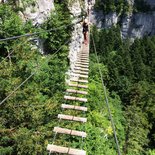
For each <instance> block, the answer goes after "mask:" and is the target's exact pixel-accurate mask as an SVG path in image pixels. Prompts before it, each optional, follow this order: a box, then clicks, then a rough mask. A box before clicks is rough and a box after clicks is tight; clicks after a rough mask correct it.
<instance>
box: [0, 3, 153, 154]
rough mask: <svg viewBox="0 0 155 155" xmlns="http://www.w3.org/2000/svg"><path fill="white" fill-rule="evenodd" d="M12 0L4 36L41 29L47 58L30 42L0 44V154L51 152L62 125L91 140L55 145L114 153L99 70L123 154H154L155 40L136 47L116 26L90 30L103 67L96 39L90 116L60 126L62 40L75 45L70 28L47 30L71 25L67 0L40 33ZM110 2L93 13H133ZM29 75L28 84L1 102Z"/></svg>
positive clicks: (0, 22)
mask: <svg viewBox="0 0 155 155" xmlns="http://www.w3.org/2000/svg"><path fill="white" fill-rule="evenodd" d="M98 1H99V0H98ZM12 2H14V1H10V4H1V5H0V38H7V37H11V36H18V35H22V34H25V33H33V32H39V37H40V38H42V39H44V40H45V42H44V47H45V50H46V52H45V54H44V55H42V54H40V53H39V51H38V50H37V49H34V48H33V39H34V38H33V37H28V38H27V37H23V38H20V39H16V40H9V41H1V42H0V103H1V105H0V137H1V138H0V155H46V154H48V152H47V151H46V147H47V144H48V143H52V142H53V138H54V133H53V128H54V126H58V124H59V126H61V127H68V128H69V127H70V126H72V128H74V129H78V130H85V131H86V132H87V134H88V136H87V138H86V139H85V140H84V141H81V138H77V137H75V136H62V135H60V136H58V137H57V139H56V140H55V144H60V145H63V146H69V147H74V148H76V147H77V148H81V149H84V150H86V151H87V154H88V155H116V154H117V147H116V144H115V141H114V137H113V130H112V126H111V122H110V119H109V113H108V109H107V106H106V104H105V96H104V93H103V88H102V83H101V79H100V74H99V71H98V67H100V68H101V71H102V74H103V80H104V83H105V85H106V87H107V95H108V99H109V104H110V109H111V112H112V116H113V119H114V123H115V126H116V131H117V137H118V141H119V145H120V150H121V152H122V154H124V155H154V154H155V132H154V131H155V122H154V120H155V103H154V101H155V84H154V80H155V79H154V78H155V37H154V36H153V37H144V38H143V39H137V40H135V42H134V43H132V44H131V42H130V40H129V39H128V40H122V39H121V35H120V28H119V25H118V26H116V27H112V28H110V29H106V30H105V29H101V30H98V29H97V28H96V27H95V26H93V27H92V30H91V33H92V34H93V38H94V40H95V45H96V49H97V54H98V57H99V63H97V60H96V55H95V54H94V52H95V51H94V46H93V42H92V37H91V38H90V45H91V46H90V52H91V54H90V71H89V95H88V100H89V102H88V103H86V106H87V107H88V109H89V112H87V113H84V114H83V115H85V116H86V117H87V119H88V122H87V123H86V124H85V125H81V124H80V123H74V124H73V123H71V124H69V125H68V123H66V122H62V121H61V122H58V119H57V114H58V113H61V111H62V110H61V109H60V105H61V104H62V103H64V102H65V101H64V100H63V96H64V94H65V93H64V92H65V89H66V88H67V86H66V84H65V76H66V75H65V72H66V71H67V70H68V67H69V66H68V63H67V56H68V52H69V48H68V44H65V45H64V43H65V42H66V41H67V40H70V38H71V31H72V28H71V27H67V28H66V29H58V30H56V31H47V30H49V29H52V28H56V27H60V26H63V25H68V24H70V23H71V20H72V19H71V18H70V12H69V10H68V9H67V0H65V1H63V2H61V0H60V1H59V0H58V1H55V12H54V13H51V16H50V17H49V19H48V20H47V21H45V23H44V24H43V25H41V26H40V27H38V28H36V27H34V26H33V25H32V23H31V21H27V22H26V23H23V21H22V20H21V19H20V18H19V16H18V11H19V10H21V8H17V7H13V6H14V5H15V4H14V3H12ZM60 2H61V3H60ZM105 2H109V1H108V0H106V1H105ZM110 2H113V1H110ZM137 2H139V1H137ZM96 4H98V3H96ZM101 4H102V3H101ZM109 4H111V3H108V4H107V3H106V5H104V7H103V6H101V5H98V6H97V5H96V8H98V7H101V8H102V9H103V11H105V12H109V11H110V9H113V8H114V10H113V11H118V12H121V10H124V11H123V12H124V13H126V12H127V11H128V8H129V7H128V6H127V5H126V4H124V1H121V0H120V1H118V3H117V4H115V3H112V4H111V5H109ZM137 4H138V3H137ZM141 4H143V5H144V3H141ZM105 6H106V8H108V7H109V9H106V8H105ZM112 6H113V7H112ZM114 6H115V7H114ZM119 6H121V7H123V8H121V9H120V7H119ZM138 6H139V5H138ZM141 6H142V5H141ZM116 9H117V10H116ZM140 9H141V8H139V9H138V10H139V11H140ZM135 10H136V9H135ZM37 37H38V36H37ZM60 47H61V48H60ZM58 49H59V51H57V50H58ZM55 52H56V53H55ZM29 77H30V78H29ZM27 78H29V80H28V81H26V82H25V84H24V85H22V86H21V87H20V88H19V89H18V90H16V91H15V93H13V94H12V95H11V96H10V97H9V98H8V99H7V100H4V99H5V98H6V97H7V96H8V95H9V94H11V93H12V92H13V91H14V90H15V89H16V88H17V87H18V86H19V85H20V84H21V83H22V82H23V81H24V80H26V79H27ZM2 101H4V102H2ZM69 112H70V113H73V111H69Z"/></svg>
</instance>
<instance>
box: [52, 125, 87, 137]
mask: <svg viewBox="0 0 155 155" xmlns="http://www.w3.org/2000/svg"><path fill="white" fill-rule="evenodd" d="M53 131H54V132H56V133H62V134H67V135H72V136H79V137H83V138H85V137H86V136H87V134H86V132H83V131H76V130H70V129H66V128H60V127H54V130H53Z"/></svg>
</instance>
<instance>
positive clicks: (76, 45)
mask: <svg viewBox="0 0 155 155" xmlns="http://www.w3.org/2000/svg"><path fill="white" fill-rule="evenodd" d="M69 9H70V12H71V13H72V16H73V17H74V18H75V19H74V20H73V23H76V22H77V21H78V20H79V19H78V18H77V17H78V16H79V15H80V14H81V11H82V10H81V5H80V3H79V1H78V0H76V1H74V3H73V4H72V6H71V7H69ZM82 42H83V33H82V25H81V23H78V24H75V25H74V30H73V32H72V38H71V43H70V45H69V49H70V50H69V55H68V59H69V61H70V69H69V70H68V72H67V73H66V75H67V78H66V82H69V79H70V78H72V76H71V73H72V72H73V71H74V65H75V62H76V60H77V54H78V53H79V52H80V51H81V48H82Z"/></svg>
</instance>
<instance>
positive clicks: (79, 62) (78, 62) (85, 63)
mask: <svg viewBox="0 0 155 155" xmlns="http://www.w3.org/2000/svg"><path fill="white" fill-rule="evenodd" d="M76 64H80V65H89V63H87V62H81V61H77V62H76Z"/></svg>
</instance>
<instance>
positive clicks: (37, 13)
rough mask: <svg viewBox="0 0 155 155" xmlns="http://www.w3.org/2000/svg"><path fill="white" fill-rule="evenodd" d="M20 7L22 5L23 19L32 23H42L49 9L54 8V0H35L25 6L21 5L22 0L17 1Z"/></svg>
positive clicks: (49, 11)
mask: <svg viewBox="0 0 155 155" xmlns="http://www.w3.org/2000/svg"><path fill="white" fill-rule="evenodd" d="M19 4H20V7H24V9H25V10H24V11H23V12H22V13H21V12H20V14H23V15H22V16H21V17H22V18H23V20H24V21H26V20H31V21H32V23H33V25H40V24H42V23H43V22H44V21H45V20H46V19H47V17H48V16H49V15H50V13H51V10H54V0H36V1H35V3H34V4H33V5H32V4H31V5H28V6H27V7H26V8H25V6H23V5H24V4H23V3H22V1H21V2H20V3H19Z"/></svg>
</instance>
